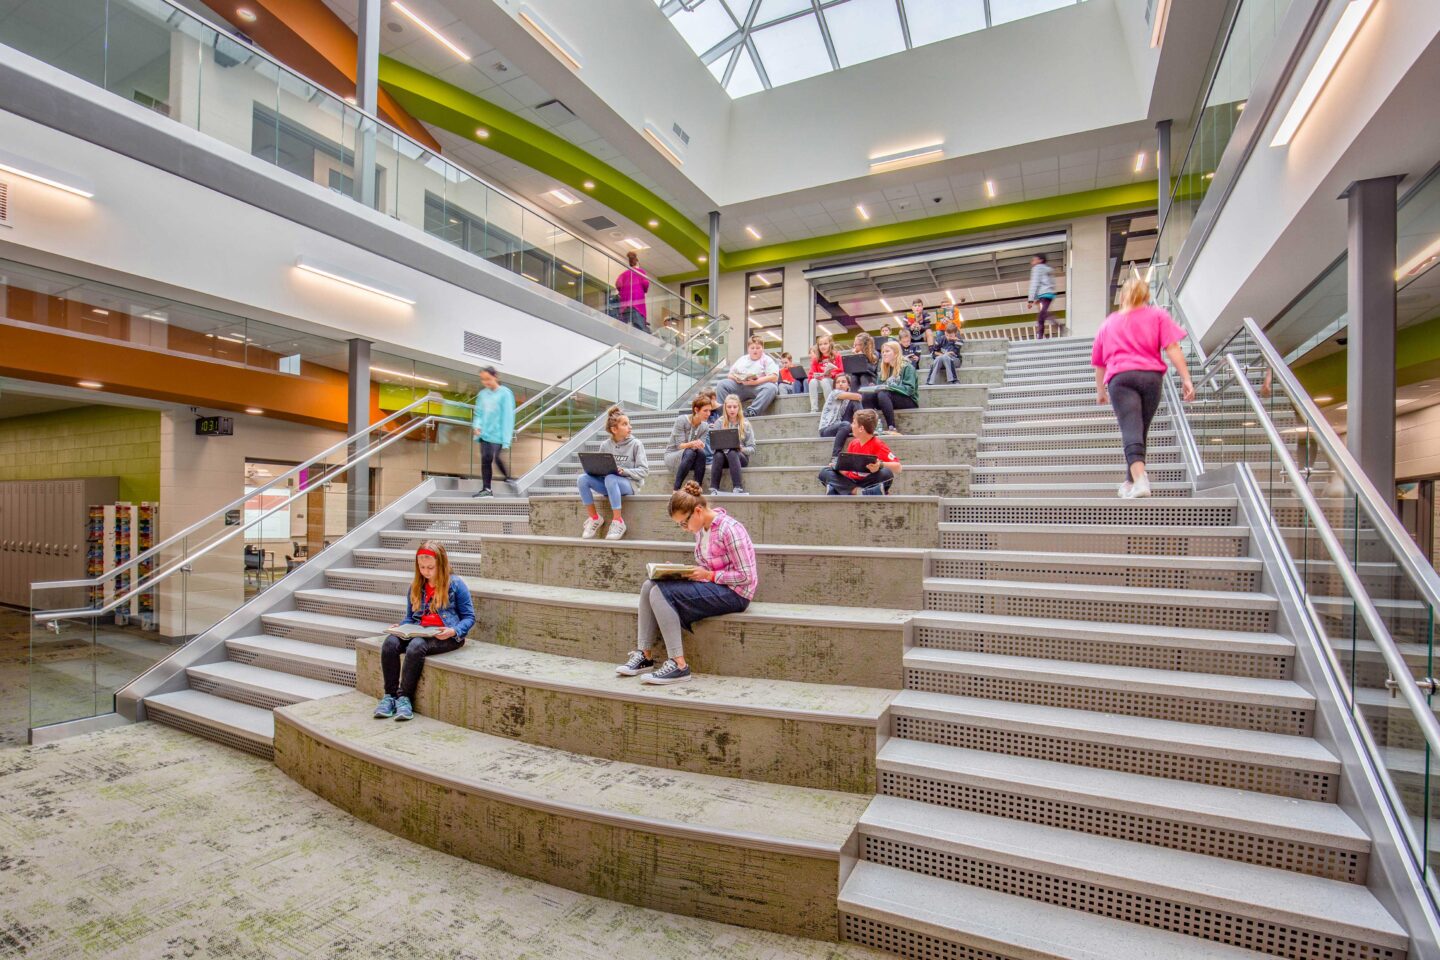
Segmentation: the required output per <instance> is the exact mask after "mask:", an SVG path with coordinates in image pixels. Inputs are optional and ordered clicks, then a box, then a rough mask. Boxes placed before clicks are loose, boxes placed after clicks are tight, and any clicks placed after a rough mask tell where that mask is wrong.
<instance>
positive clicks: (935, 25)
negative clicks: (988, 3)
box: [905, 0, 985, 47]
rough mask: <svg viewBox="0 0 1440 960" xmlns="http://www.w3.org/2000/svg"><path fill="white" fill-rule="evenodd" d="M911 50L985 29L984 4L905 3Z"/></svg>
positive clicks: (952, 0)
mask: <svg viewBox="0 0 1440 960" xmlns="http://www.w3.org/2000/svg"><path fill="white" fill-rule="evenodd" d="M905 21H906V23H908V24H909V26H910V45H911V46H914V47H919V46H924V45H925V44H927V43H934V42H935V41H937V40H948V39H949V38H951V37H958V36H960V35H961V34H962V33H974V32H975V31H976V30H984V29H985V0H905Z"/></svg>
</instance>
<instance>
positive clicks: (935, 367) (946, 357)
mask: <svg viewBox="0 0 1440 960" xmlns="http://www.w3.org/2000/svg"><path fill="white" fill-rule="evenodd" d="M962 349H963V345H962V344H961V342H960V339H959V337H957V336H956V335H955V333H954V332H953V331H951V330H948V329H946V330H943V331H941V332H938V333H936V334H935V345H934V346H932V347H931V348H930V355H931V356H932V357H934V358H935V359H934V362H933V363H932V364H931V365H930V376H929V377H927V378H926V380H925V382H926V383H927V384H929V385H930V386H932V387H933V386H934V385H935V381H936V380H937V379H939V376H940V372H941V371H942V370H943V371H944V373H945V382H946V383H954V382H955V381H956V380H957V379H959V378H958V376H957V375H956V372H955V371H956V370H958V369H959V368H960V364H961V359H960V351H961V350H962Z"/></svg>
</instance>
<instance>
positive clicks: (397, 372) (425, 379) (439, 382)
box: [370, 366, 450, 387]
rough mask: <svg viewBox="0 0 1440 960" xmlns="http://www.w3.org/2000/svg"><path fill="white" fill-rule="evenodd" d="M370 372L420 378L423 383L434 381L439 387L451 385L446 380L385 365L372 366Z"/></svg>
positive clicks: (405, 377) (407, 378)
mask: <svg viewBox="0 0 1440 960" xmlns="http://www.w3.org/2000/svg"><path fill="white" fill-rule="evenodd" d="M370 372H371V373H383V374H385V375H386V376H390V377H401V378H402V379H405V380H418V381H420V382H421V383H432V384H434V385H435V386H437V387H448V386H450V384H448V383H446V382H445V381H444V380H436V379H434V378H433V377H422V376H420V374H418V373H404V372H402V371H400V370H388V369H386V368H385V367H376V366H372V367H371V368H370Z"/></svg>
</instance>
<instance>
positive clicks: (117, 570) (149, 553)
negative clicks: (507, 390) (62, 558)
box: [31, 391, 472, 589]
mask: <svg viewBox="0 0 1440 960" xmlns="http://www.w3.org/2000/svg"><path fill="white" fill-rule="evenodd" d="M431 403H445V404H449V405H451V406H461V407H470V406H472V405H471V404H468V403H465V402H464V401H462V400H451V399H448V398H446V397H442V396H441V395H440V394H438V393H434V392H433V391H432V392H431V393H427V394H426V395H425V396H423V397H421V398H420V399H419V400H416V401H415V402H413V403H411V404H409V405H408V406H405V407H401V408H400V409H399V410H396V411H395V412H394V413H392V414H390V415H389V416H388V417H386V418H385V419H383V420H377V421H375V422H374V423H372V424H370V425H369V426H368V427H366V428H365V429H364V430H361V431H360V432H359V433H355V434H352V435H351V436H348V437H346V438H345V439H344V440H341V441H339V442H338V443H335V444H333V445H332V446H329V447H326V448H325V449H324V450H322V451H320V452H319V453H317V454H316V455H315V456H313V457H311V458H310V459H309V460H306V461H305V462H304V463H302V464H300V465H299V466H296V467H291V468H290V469H289V470H286V471H285V472H284V473H282V474H280V475H279V476H278V477H275V478H274V479H273V480H271V481H270V482H269V483H267V484H265V485H264V486H260V487H256V488H254V489H253V490H251V491H250V492H248V493H245V494H242V495H241V496H240V497H239V499H236V500H232V501H230V502H229V503H227V504H225V506H223V507H221V508H220V509H218V510H213V511H211V512H210V513H208V514H206V515H205V516H204V517H201V518H200V519H199V520H196V521H195V522H194V523H192V524H190V526H188V527H186V528H185V529H184V530H181V531H180V532H179V533H174V534H171V535H170V536H168V537H166V538H165V539H164V540H162V541H160V542H159V543H157V544H155V546H153V547H150V548H149V549H147V550H145V551H143V552H141V553H139V554H137V555H135V556H134V557H131V558H130V559H129V560H127V561H125V562H124V563H122V564H120V565H119V566H117V567H114V568H113V569H110V570H107V571H105V572H104V573H103V574H101V575H100V576H98V577H92V578H89V579H86V580H52V581H48V582H44V583H34V584H31V589H36V588H46V589H65V588H71V587H92V586H95V585H97V584H101V583H104V582H105V581H106V580H110V579H113V578H115V577H118V576H119V575H120V574H122V573H125V572H126V571H128V570H131V569H133V568H134V567H135V566H137V565H138V564H140V563H143V562H145V561H146V560H149V559H151V558H153V557H155V556H156V555H157V554H158V553H159V552H160V551H161V550H164V549H166V548H167V547H170V546H173V545H174V544H175V543H177V542H178V541H180V540H183V539H184V538H186V537H188V536H190V535H191V534H193V533H195V531H197V530H199V529H200V528H201V527H203V526H205V525H206V524H208V523H213V522H214V521H215V520H216V519H219V518H223V517H224V516H225V514H227V513H229V512H230V511H231V510H235V509H237V508H241V507H244V506H245V503H246V502H247V501H249V500H250V499H252V498H253V497H255V496H257V495H258V494H262V493H264V492H265V491H266V490H269V489H270V488H271V487H273V486H275V485H276V484H278V483H280V482H281V481H284V480H288V479H289V478H291V477H295V476H299V474H300V472H301V471H302V470H307V469H309V468H310V467H313V466H314V465H315V464H317V463H320V462H322V461H324V460H325V459H326V458H327V457H329V456H330V455H331V454H333V453H335V452H336V451H337V450H340V449H342V448H345V447H348V446H350V445H351V444H354V443H364V442H365V438H366V437H368V436H369V435H370V434H371V433H373V432H375V430H376V429H378V428H380V427H383V426H385V425H387V424H389V423H392V422H393V421H395V420H396V419H398V418H399V417H402V416H404V415H405V414H407V413H411V412H412V411H414V410H415V409H416V408H418V407H422V406H425V405H427V404H431ZM147 582H148V581H147Z"/></svg>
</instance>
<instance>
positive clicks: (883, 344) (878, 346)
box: [875, 337, 895, 353]
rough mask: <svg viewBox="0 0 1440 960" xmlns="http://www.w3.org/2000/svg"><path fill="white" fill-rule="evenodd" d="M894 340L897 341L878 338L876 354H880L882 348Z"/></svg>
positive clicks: (892, 338)
mask: <svg viewBox="0 0 1440 960" xmlns="http://www.w3.org/2000/svg"><path fill="white" fill-rule="evenodd" d="M894 339H895V338H894V337H876V338H875V352H876V353H879V352H880V348H881V347H883V346H885V344H887V343H889V342H890V341H891V340H894Z"/></svg>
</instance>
